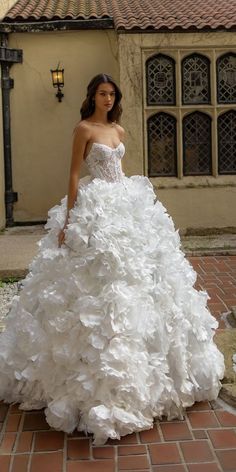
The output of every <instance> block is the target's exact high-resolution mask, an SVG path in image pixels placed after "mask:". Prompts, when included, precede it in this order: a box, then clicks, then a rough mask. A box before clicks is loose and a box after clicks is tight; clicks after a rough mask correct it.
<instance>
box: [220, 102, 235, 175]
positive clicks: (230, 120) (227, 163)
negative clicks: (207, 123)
mask: <svg viewBox="0 0 236 472" xmlns="http://www.w3.org/2000/svg"><path fill="white" fill-rule="evenodd" d="M218 172H219V174H235V173H236V111H234V110H229V111H227V112H226V113H223V114H222V115H220V116H219V118H218Z"/></svg>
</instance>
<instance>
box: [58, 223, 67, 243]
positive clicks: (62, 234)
mask: <svg viewBox="0 0 236 472" xmlns="http://www.w3.org/2000/svg"><path fill="white" fill-rule="evenodd" d="M65 229H66V226H63V228H62V229H61V230H60V232H59V234H58V247H61V245H62V244H64V241H65Z"/></svg>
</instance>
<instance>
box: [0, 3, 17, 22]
mask: <svg viewBox="0 0 236 472" xmlns="http://www.w3.org/2000/svg"><path fill="white" fill-rule="evenodd" d="M16 1H17V0H1V1H0V20H1V19H2V18H3V17H4V16H5V15H6V13H7V12H8V10H10V8H11V7H13V5H14V4H15V3H16Z"/></svg>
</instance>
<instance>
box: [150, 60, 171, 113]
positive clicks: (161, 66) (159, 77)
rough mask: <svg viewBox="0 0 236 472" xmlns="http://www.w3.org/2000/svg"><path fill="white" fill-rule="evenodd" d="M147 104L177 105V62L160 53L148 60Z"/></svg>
mask: <svg viewBox="0 0 236 472" xmlns="http://www.w3.org/2000/svg"><path fill="white" fill-rule="evenodd" d="M146 81H147V104H148V105H175V62H174V60H173V59H172V58H171V57H168V56H165V55H163V54H158V55H156V56H153V57H151V58H150V59H148V60H147V62H146Z"/></svg>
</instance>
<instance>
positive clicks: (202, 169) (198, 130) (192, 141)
mask: <svg viewBox="0 0 236 472" xmlns="http://www.w3.org/2000/svg"><path fill="white" fill-rule="evenodd" d="M211 167H212V165H211V118H210V117H209V116H208V115H206V114H205V113H202V112H194V113H190V114H189V115H187V116H185V117H184V119H183V170H184V175H209V174H211Z"/></svg>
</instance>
